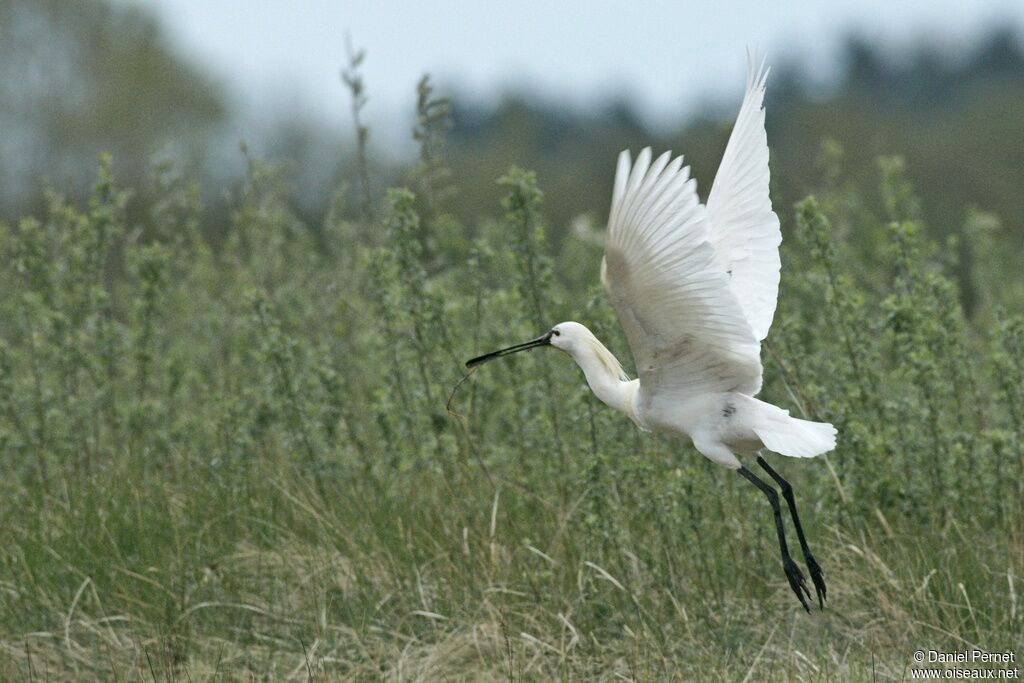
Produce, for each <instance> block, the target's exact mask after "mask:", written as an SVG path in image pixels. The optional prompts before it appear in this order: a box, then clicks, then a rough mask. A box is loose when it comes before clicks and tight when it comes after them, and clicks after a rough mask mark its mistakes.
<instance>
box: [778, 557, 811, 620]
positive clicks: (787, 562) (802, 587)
mask: <svg viewBox="0 0 1024 683" xmlns="http://www.w3.org/2000/svg"><path fill="white" fill-rule="evenodd" d="M782 568H783V569H785V570H786V578H787V579H789V587H790V588H792V589H793V592H794V593H796V597H797V598H799V599H800V604H801V605H803V606H804V609H805V610H807V613H808V614H810V612H811V608H810V607H808V606H807V600H808V599H810V598H811V591H809V590H808V589H807V580H806V579H804V573H803V572H802V571H800V567H798V566H797V565H796V562H794V561H793V560H792V558H789V557H784V558H782ZM819 571H820V569H819ZM805 595H806V596H807V597H806V598H805V597H804V596H805Z"/></svg>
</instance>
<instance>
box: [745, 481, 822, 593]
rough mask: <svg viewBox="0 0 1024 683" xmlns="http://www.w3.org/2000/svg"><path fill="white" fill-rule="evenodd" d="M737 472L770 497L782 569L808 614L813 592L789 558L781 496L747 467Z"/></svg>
mask: <svg viewBox="0 0 1024 683" xmlns="http://www.w3.org/2000/svg"><path fill="white" fill-rule="evenodd" d="M736 471H737V472H739V473H740V476H742V477H743V478H744V479H746V480H747V481H749V482H750V483H751V484H753V485H754V486H756V487H757V488H759V489H761V492H762V493H764V495H766V496H768V502H769V503H770V504H771V506H772V512H774V513H775V530H776V531H777V532H778V534H779V550H780V551H781V552H782V568H783V570H785V572H786V578H787V579H788V580H789V587H790V588H792V589H793V592H794V593H796V597H798V598H800V604H801V605H803V606H804V609H805V610H807V611H808V612H810V611H811V608H810V607H808V606H807V600H806V599H805V598H804V594H805V593H806V595H807V598H810V597H811V592H810V591H809V590H808V589H807V582H806V581H805V580H804V575H803V572H801V571H800V567H798V566H796V562H794V561H793V558H792V557H790V556H789V548H788V547H787V546H786V532H785V530H784V529H783V528H782V508H781V507H780V506H779V494H778V493H776V492H775V489H773V488H772V487H771V486H769V485H768V484H766V483H765V482H764V481H762V480H761V479H758V477H757V475H756V474H754V473H753V472H751V471H750V470H748V469H747V468H746V467H740V468H739V469H738V470H736Z"/></svg>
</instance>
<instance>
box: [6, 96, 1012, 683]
mask: <svg viewBox="0 0 1024 683" xmlns="http://www.w3.org/2000/svg"><path fill="white" fill-rule="evenodd" d="M353 78H355V76H353ZM421 109H422V112H421V113H422V115H423V120H422V121H421V125H420V127H419V128H418V131H417V135H418V138H417V139H419V140H420V141H421V143H423V144H424V145H426V146H427V147H425V149H427V150H428V151H429V152H430V153H429V154H427V153H425V154H424V156H423V164H422V167H421V168H420V169H419V172H418V173H417V174H416V175H415V176H414V179H416V180H417V182H418V187H419V191H418V192H417V193H416V194H414V193H413V192H411V191H409V190H405V189H399V190H393V191H391V192H389V193H388V195H387V198H386V200H385V201H384V202H383V204H382V205H380V206H376V205H375V206H373V207H372V208H367V207H366V206H363V208H362V209H361V211H360V212H359V214H360V215H361V216H362V217H361V218H349V217H348V216H349V212H347V211H346V210H345V206H344V203H343V202H342V201H341V195H339V202H338V206H337V210H336V211H334V212H332V213H331V215H329V216H328V217H327V219H326V221H325V223H324V224H323V225H319V226H308V225H304V224H302V223H301V222H300V221H299V220H298V219H297V218H296V217H295V215H294V214H293V213H292V212H291V210H290V208H289V205H288V200H287V196H288V195H287V191H286V186H285V181H284V179H283V177H282V175H281V172H280V169H278V168H276V167H274V166H272V165H268V164H265V163H263V162H261V161H259V160H256V159H250V172H249V179H248V182H247V183H246V185H245V186H244V187H242V188H239V190H238V191H237V192H236V193H235V194H234V195H233V197H232V199H231V205H232V214H231V224H230V226H227V228H226V230H225V235H224V236H222V237H221V238H219V239H212V238H210V237H209V236H206V235H203V234H201V232H200V231H199V228H198V227H197V226H199V225H200V223H201V221H200V220H199V218H200V216H201V212H202V207H200V206H199V205H198V203H197V201H196V199H195V197H196V196H197V193H196V192H195V189H194V188H192V187H190V186H189V184H188V183H187V181H186V180H185V179H182V178H178V177H176V176H175V175H174V173H173V172H172V171H171V170H170V169H168V168H166V167H161V168H158V169H156V171H155V173H154V175H153V177H152V178H150V179H148V180H147V181H146V182H147V183H149V187H147V189H148V190H149V191H152V192H153V193H154V194H156V195H157V196H158V197H159V200H158V201H156V202H155V203H154V204H153V205H152V206H148V207H144V215H142V216H141V217H139V218H137V219H136V220H135V221H133V222H132V223H129V220H128V218H127V216H128V215H129V213H128V211H129V209H131V208H132V205H131V200H130V195H129V194H128V193H126V192H125V191H123V190H121V189H119V188H118V186H117V185H116V183H115V182H114V180H113V179H112V178H111V177H110V173H109V170H108V166H107V165H103V166H102V167H101V170H100V175H99V179H98V181H97V185H96V189H95V191H94V193H93V196H92V199H91V200H90V202H89V203H88V205H86V206H83V207H75V206H72V205H69V204H68V203H67V202H66V201H64V200H63V199H62V198H61V197H60V196H59V195H56V194H54V195H52V196H51V201H50V206H49V209H48V210H47V211H46V213H45V214H44V215H42V216H39V217H37V218H27V219H25V220H24V221H22V222H21V223H20V224H18V225H16V226H3V228H2V230H0V248H2V249H3V250H4V252H5V258H4V259H3V260H2V266H0V289H2V291H3V296H2V297H0V309H2V315H0V321H2V323H0V332H2V340H3V341H2V343H0V444H2V447H3V453H4V461H5V476H4V477H3V479H2V481H0V519H2V525H0V678H3V679H5V680H8V679H27V680H124V681H134V680H145V681H152V680H155V681H162V680H191V681H200V680H228V681H230V680H288V679H295V680H314V681H335V680H377V679H388V680H466V681H478V680H544V679H563V680H620V679H631V680H737V681H762V680H778V681H790V680H792V681H826V680H850V681H884V680H907V679H909V677H910V669H911V667H912V666H913V665H914V662H913V659H912V653H913V652H914V651H915V650H917V649H925V650H927V649H935V650H940V651H953V650H963V649H965V648H973V647H977V648H980V649H984V650H988V651H992V652H999V651H1013V650H1015V651H1017V652H1018V653H1020V652H1021V649H1022V645H1024V640H1022V624H1024V616H1022V612H1024V605H1021V604H1020V600H1019V598H1018V593H1019V583H1020V576H1021V574H1022V568H1024V511H1022V506H1021V505H1020V500H1021V497H1022V494H1024V476H1022V475H1024V457H1022V455H1021V454H1022V452H1024V449H1022V443H1021V434H1022V433H1024V393H1022V391H1024V390H1022V387H1024V322H1022V320H1021V318H1020V317H1019V316H1015V315H1013V314H1012V313H1011V312H1008V311H1007V310H1001V309H996V308H995V307H986V308H984V309H983V310H981V311H979V312H977V313H976V314H975V315H974V316H973V317H972V318H971V319H967V318H966V317H965V316H964V315H963V313H962V311H961V309H960V306H959V303H958V293H957V288H956V286H955V284H954V283H953V282H952V281H951V280H950V278H949V277H948V276H947V273H948V272H950V266H951V263H950V259H949V256H948V254H950V253H957V252H956V250H950V249H948V248H946V247H945V245H943V247H942V248H940V247H939V246H938V245H934V244H931V243H930V242H928V240H926V239H925V238H924V237H923V236H922V235H923V233H922V230H921V225H920V221H919V220H918V218H917V209H916V207H915V201H914V199H913V192H912V189H911V188H909V186H908V185H907V183H906V182H905V180H903V176H902V172H901V170H902V169H901V166H900V164H899V162H898V161H897V160H884V161H883V164H882V170H883V173H882V183H881V192H880V193H878V195H877V196H878V200H877V202H874V201H873V200H870V199H869V198H866V197H860V202H859V203H857V202H853V201H851V195H850V191H849V189H848V188H845V187H842V186H839V185H837V184H833V185H828V186H825V187H822V188H818V192H817V197H818V198H817V199H814V198H808V199H807V200H805V201H804V202H802V203H801V204H800V205H799V206H798V207H797V209H796V212H795V216H794V217H793V220H790V217H789V216H785V217H784V230H785V231H786V242H785V245H784V248H785V251H784V254H783V261H784V264H785V268H784V281H783V287H782V303H781V305H780V309H779V312H778V314H777V317H776V321H775V325H774V328H773V332H772V334H771V336H770V337H769V339H768V343H767V345H766V349H765V353H764V356H765V363H766V380H767V381H766V387H765V392H764V394H765V396H766V397H767V399H768V400H772V401H774V402H777V403H779V404H781V405H784V406H786V407H788V408H790V409H792V410H794V411H795V412H796V413H797V414H802V415H806V416H809V417H814V418H819V419H827V420H830V421H833V422H834V423H835V424H836V425H837V426H838V427H839V429H840V434H841V438H840V446H839V448H838V449H837V450H836V451H835V452H834V453H833V454H831V455H829V456H827V457H825V458H821V459H817V460H814V461H795V460H792V461H791V460H786V461H783V460H781V459H776V461H775V463H776V464H777V465H778V467H779V469H780V470H781V471H782V472H783V473H784V474H785V475H786V476H788V477H789V478H790V479H791V481H792V482H793V484H794V488H795V491H796V494H797V497H798V499H799V500H800V503H801V509H802V511H803V513H804V514H803V520H804V523H805V526H806V527H807V531H808V535H809V538H810V540H811V544H812V547H813V548H814V549H815V553H816V555H817V556H818V559H819V561H820V562H821V564H822V565H823V568H824V570H825V572H826V576H827V580H828V585H829V604H828V607H827V609H826V610H825V611H817V610H816V611H814V613H813V614H811V615H806V614H804V613H803V611H802V610H801V609H800V607H799V604H798V603H797V602H796V600H795V599H794V597H793V595H792V594H791V592H790V590H789V588H788V586H787V585H786V582H785V579H784V576H783V574H782V572H781V570H780V567H779V566H778V560H777V552H776V549H775V547H774V544H775V541H774V535H773V533H772V522H771V517H770V513H769V510H768V508H767V505H765V503H764V500H763V497H762V496H761V494H760V493H758V492H757V491H756V490H754V489H753V488H752V487H750V486H749V485H746V484H744V483H743V482H742V481H741V480H739V478H737V477H735V476H733V475H732V474H731V473H729V472H726V471H724V470H721V469H719V468H715V467H714V466H713V465H711V464H710V463H708V462H706V461H705V460H704V459H703V458H701V457H700V456H699V455H698V454H696V452H695V451H693V450H692V448H691V447H689V446H688V445H685V444H682V443H680V442H676V441H671V440H668V439H662V438H660V437H657V436H652V435H643V434H640V433H638V432H637V431H636V430H635V428H633V426H632V425H631V423H629V421H628V420H627V419H625V418H623V417H622V416H619V415H617V414H612V413H611V411H607V410H604V409H603V407H602V406H600V405H599V404H598V403H597V402H596V400H595V399H593V398H592V397H591V396H590V395H589V394H588V393H587V392H586V391H585V390H584V388H583V386H582V378H581V376H580V375H579V373H578V370H577V369H576V368H575V367H573V366H572V365H571V364H570V363H567V362H562V361H564V359H562V358H560V357H555V355H554V354H544V353H533V354H526V355H524V356H525V357H514V358H509V359H508V362H505V363H501V364H493V365H491V366H488V367H486V368H484V369H482V370H481V371H479V372H477V373H475V374H474V375H473V376H472V377H470V378H469V379H468V380H467V381H466V382H465V383H464V384H463V385H462V386H461V387H460V388H459V390H458V392H456V393H455V394H454V395H453V396H451V392H452V389H453V387H454V386H455V385H456V383H457V382H458V380H459V379H460V378H461V376H462V367H461V362H462V361H463V360H465V359H466V358H469V357H471V356H472V355H474V354H476V353H477V352H480V351H484V350H489V349H491V348H495V347H497V346H498V345H501V344H507V343H512V342H515V341H519V340H521V339H527V338H530V337H532V336H535V335H536V334H537V333H538V331H540V330H543V329H546V328H547V327H548V326H550V325H551V324H553V323H555V322H558V321H560V320H563V319H567V318H576V319H579V320H581V321H584V322H586V323H587V324H588V325H589V326H590V327H591V328H592V329H594V330H595V332H596V333H597V334H598V336H600V337H601V338H603V339H605V340H607V341H608V343H609V345H610V346H611V348H613V349H614V350H615V351H616V352H617V353H618V354H619V355H620V357H623V358H628V355H627V353H626V348H627V347H626V345H625V343H624V340H623V339H622V336H621V334H620V332H619V331H618V327H617V324H616V322H615V320H614V316H613V314H612V313H611V311H610V310H609V308H608V307H607V305H606V304H605V303H604V302H603V299H602V298H601V295H600V293H599V292H598V290H597V289H596V287H595V286H594V285H593V283H595V282H596V281H597V278H596V267H597V263H599V253H600V247H599V246H595V245H594V244H592V243H591V242H590V241H588V240H586V239H577V238H571V237H570V238H567V239H566V240H565V244H564V246H563V248H562V252H561V253H560V254H558V256H557V258H555V256H554V255H553V253H552V249H551V247H550V246H549V244H548V242H547V241H546V227H545V224H544V220H543V212H542V206H543V204H542V195H541V193H540V190H539V189H538V188H537V184H536V181H535V179H534V177H533V176H532V174H530V173H527V172H523V171H518V170H514V169H513V170H512V171H510V172H509V174H508V175H506V176H505V177H504V178H503V179H502V181H501V192H502V193H503V194H504V197H505V198H504V201H503V208H504V215H503V216H500V217H498V218H495V219H492V220H487V221H482V222H481V223H480V224H479V225H473V226H463V225H460V224H458V223H457V222H456V221H455V220H454V219H453V218H452V217H451V216H450V215H448V214H446V213H445V212H444V205H445V202H446V201H451V197H452V196H453V193H452V192H451V188H447V187H446V186H445V178H446V175H445V173H444V169H443V166H442V165H441V162H440V161H439V156H438V151H437V150H438V148H437V146H436V143H437V140H436V137H435V136H436V135H439V134H441V131H443V128H444V126H443V125H442V124H443V120H440V119H439V118H438V117H441V116H442V114H439V113H438V112H442V113H443V110H444V105H443V102H441V101H437V100H434V99H433V96H432V94H431V92H430V90H429V84H426V83H424V84H422V86H421ZM442 118H443V117H442ZM439 120H440V123H439ZM833 175H834V174H833ZM367 187H368V186H366V185H361V188H362V189H363V190H366V188H367ZM363 199H365V197H363ZM854 199H856V196H854ZM360 201H361V202H362V199H361V200H360ZM876 205H877V207H878V208H877V209H870V210H869V209H867V208H865V207H867V206H876ZM139 210H140V211H142V210H143V209H142V208H140V209H139ZM852 231H856V232H858V233H859V234H870V235H871V238H872V240H873V244H874V245H875V246H876V248H875V249H874V250H873V251H872V252H871V253H868V254H864V253H859V252H857V251H856V250H854V249H853V248H852V247H851V246H850V245H849V244H848V243H847V242H846V240H845V238H844V235H847V234H849V233H850V232H852ZM978 280H979V281H980V282H984V281H985V280H984V278H983V277H979V278H978ZM449 398H450V403H448V402H449ZM446 404H448V408H447V409H446Z"/></svg>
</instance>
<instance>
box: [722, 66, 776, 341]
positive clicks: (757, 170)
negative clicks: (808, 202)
mask: <svg viewBox="0 0 1024 683" xmlns="http://www.w3.org/2000/svg"><path fill="white" fill-rule="evenodd" d="M768 72H769V69H768V68H767V67H766V66H765V63H764V61H762V62H761V63H760V65H755V63H754V60H753V59H752V58H749V57H748V65H747V89H746V95H745V96H744V98H743V104H742V106H741V107H740V113H739V115H738V116H737V117H736V124H735V126H734V127H733V130H732V134H731V135H730V136H729V142H728V144H727V145H726V148H725V154H724V155H723V157H722V163H721V165H720V166H719V167H718V174H717V175H716V176H715V182H714V184H713V185H712V187H711V193H710V195H709V196H708V204H707V219H708V224H709V230H710V233H711V237H710V241H711V244H712V246H713V247H714V249H715V253H716V255H717V258H718V262H719V264H720V266H721V268H722V270H723V271H724V272H726V273H728V274H729V279H730V286H731V287H732V290H733V292H734V293H735V295H736V299H737V300H738V301H739V304H740V306H741V308H742V309H743V314H744V316H746V319H747V321H748V322H749V323H750V327H751V328H752V329H753V331H754V335H755V336H756V337H757V339H758V340H761V339H764V338H765V337H766V336H767V335H768V329H769V328H770V327H771V324H772V318H773V317H774V316H775V306H776V303H777V301H778V295H779V270H780V268H781V262H780V261H779V244H780V243H781V242H782V233H781V231H780V230H779V217H778V216H777V215H776V214H775V212H774V211H772V202H771V198H770V197H769V194H768V181H769V170H768V136H767V134H766V133H765V128H764V91H765V81H766V79H767V78H768Z"/></svg>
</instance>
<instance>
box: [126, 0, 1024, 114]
mask: <svg viewBox="0 0 1024 683" xmlns="http://www.w3.org/2000/svg"><path fill="white" fill-rule="evenodd" d="M122 1H123V2H126V3H130V2H133V1H134V2H135V3H137V4H141V5H144V6H148V7H149V8H151V9H152V10H153V11H154V12H155V13H156V14H157V16H158V17H159V18H160V19H161V20H162V21H161V23H162V24H163V26H164V28H165V29H166V30H167V32H168V33H169V35H170V37H171V39H172V43H173V44H175V46H176V47H177V48H178V50H179V51H181V52H182V53H183V54H185V55H186V56H187V57H188V58H189V59H191V60H192V61H194V62H196V63H198V64H200V65H201V66H203V67H205V68H206V69H207V70H208V71H210V72H211V73H213V74H214V76H215V77H216V78H217V79H218V81H219V82H220V83H221V84H223V85H224V86H225V88H226V90H227V92H228V93H229V94H230V96H231V97H233V98H234V99H235V100H236V101H237V102H238V103H240V104H242V105H243V107H246V108H248V110H250V111H253V112H275V113H277V112H281V111H284V112H287V111H289V110H291V111H297V112H301V113H302V114H303V115H305V116H308V117H309V118H312V119H314V120H318V121H321V122H324V123H330V122H343V123H347V122H348V120H349V118H348V117H349V113H348V106H349V105H348V100H347V97H346V93H345V91H344V90H343V89H342V86H341V84H340V81H339V70H340V68H341V67H342V66H343V65H344V63H345V61H346V36H351V40H352V43H353V44H354V45H355V46H356V47H357V48H363V49H365V50H366V52H367V57H366V62H365V67H364V76H365V80H366V85H367V88H368V91H369V96H370V102H369V105H368V107H367V110H366V116H367V118H368V119H369V120H370V121H371V122H373V123H374V124H375V126H376V127H377V129H378V130H379V129H380V128H383V129H384V130H385V134H388V131H391V132H393V133H397V132H398V131H402V132H403V133H404V131H405V130H406V129H407V128H408V120H409V116H410V113H411V112H412V110H413V105H414V101H415V99H414V89H415V85H416V82H417V80H418V79H419V77H420V76H421V75H422V74H423V73H424V72H430V73H431V74H432V75H433V77H434V79H435V81H436V82H437V83H439V84H440V85H441V86H442V87H443V88H444V89H449V90H454V91H455V92H458V93H460V94H461V95H463V96H468V97H472V98H474V99H477V100H480V101H484V102H486V101H489V100H493V99H495V98H497V97H498V96H500V94H502V93H503V92H507V91H509V90H521V91H522V90H525V91H529V92H535V93H539V94H541V95H543V96H545V97H547V98H550V99H552V100H554V101H560V102H565V103H566V104H567V105H571V106H576V107H584V108H585V107H587V106H592V105H595V104H597V103H599V102H602V101H604V100H605V99H607V98H608V97H609V96H612V95H616V96H620V97H622V96H624V97H625V98H626V99H627V100H629V101H631V102H633V103H634V104H635V106H636V108H637V109H638V110H639V111H640V112H641V113H642V114H643V115H644V116H646V117H647V118H648V120H649V121H650V122H652V123H654V124H655V125H657V124H664V123H668V122H677V121H679V120H680V119H682V118H683V117H685V116H686V115H687V114H689V113H693V111H694V108H695V107H696V106H697V105H698V103H701V102H707V101H708V100H709V99H710V100H712V101H722V102H727V101H730V99H736V101H737V103H738V100H739V96H740V94H741V93H742V88H743V76H744V69H745V51H746V49H747V48H748V47H749V48H756V49H759V50H760V51H761V52H763V53H766V54H767V56H768V58H769V60H770V61H771V60H780V59H783V58H786V57H797V58H799V59H800V60H801V61H802V62H804V63H805V64H807V65H808V66H809V68H810V69H811V72H812V75H813V76H815V77H817V78H820V79H823V80H827V79H828V78H829V76H830V75H833V74H834V73H835V70H836V67H837V50H838V47H839V45H840V44H841V38H842V36H843V35H844V34H845V33H847V32H849V31H851V30H852V31H856V32H859V33H860V34H862V35H864V36H867V37H871V38H879V39H880V40H881V41H882V42H883V43H884V44H891V45H898V44H900V43H905V42H906V41H908V40H911V39H914V40H920V39H925V40H929V41H934V42H936V43H939V44H942V45H944V46H945V49H949V50H953V51H957V50H964V49H967V48H968V47H969V46H970V44H971V42H972V41H973V40H976V39H977V37H978V36H979V35H981V34H982V33H983V32H984V31H985V30H986V29H987V28H990V27H992V26H994V25H1000V24H1006V23H1010V24H1012V25H1015V26H1017V27H1022V26H1024V2H1022V1H1021V0H856V1H852V2H848V1H846V0H835V1H829V2H826V1H824V0H820V1H817V0H757V1H752V2H751V1H744V2H740V1H738V0H701V1H699V2H697V1H694V0H683V1H676V2H668V1H656V0H646V1H638V0H632V1H629V2H627V1H618V2H607V1H605V0H592V1H590V2H581V1H578V0H573V1H561V0H504V1H502V2H491V1H487V0H476V1H470V0H420V1H414V0H372V1H370V0H358V1H355V0H290V1H288V0H122Z"/></svg>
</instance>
